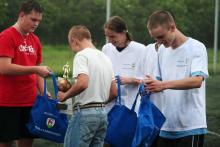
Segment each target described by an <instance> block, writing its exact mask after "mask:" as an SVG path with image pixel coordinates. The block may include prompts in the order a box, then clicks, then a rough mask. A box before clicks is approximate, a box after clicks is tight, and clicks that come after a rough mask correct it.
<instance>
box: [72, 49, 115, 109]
mask: <svg viewBox="0 0 220 147" xmlns="http://www.w3.org/2000/svg"><path fill="white" fill-rule="evenodd" d="M79 74H86V75H88V77H89V83H88V88H86V89H85V90H84V91H83V92H81V93H80V94H79V95H77V96H76V98H75V103H77V104H79V105H85V104H88V103H94V102H100V103H102V102H106V101H107V100H108V98H109V92H110V87H111V82H112V80H114V72H113V69H112V64H111V61H110V60H109V58H108V57H107V56H106V55H105V54H104V53H102V52H101V51H99V50H97V49H92V48H86V49H83V50H82V51H80V52H78V53H77V54H76V55H75V58H74V64H73V78H76V77H77V76H78V75H79Z"/></svg>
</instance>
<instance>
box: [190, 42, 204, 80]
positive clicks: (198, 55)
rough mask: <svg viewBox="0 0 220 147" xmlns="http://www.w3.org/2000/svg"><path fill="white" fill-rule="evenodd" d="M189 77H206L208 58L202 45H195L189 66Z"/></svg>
mask: <svg viewBox="0 0 220 147" xmlns="http://www.w3.org/2000/svg"><path fill="white" fill-rule="evenodd" d="M191 76H203V77H204V78H207V77H208V57H207V51H206V47H205V46H204V45H203V44H201V43H200V44H196V45H195V46H194V52H193V57H192V65H191Z"/></svg>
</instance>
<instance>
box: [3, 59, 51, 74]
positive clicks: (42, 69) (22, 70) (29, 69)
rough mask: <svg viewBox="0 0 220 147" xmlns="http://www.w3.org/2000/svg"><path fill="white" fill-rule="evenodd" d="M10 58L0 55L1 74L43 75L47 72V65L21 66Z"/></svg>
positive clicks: (48, 70)
mask: <svg viewBox="0 0 220 147" xmlns="http://www.w3.org/2000/svg"><path fill="white" fill-rule="evenodd" d="M11 61H12V59H11V58H8V57H0V74H2V75H27V74H38V75H39V76H41V77H45V76H47V75H48V74H49V72H50V69H49V67H47V66H22V65H18V64H13V63H12V62H11Z"/></svg>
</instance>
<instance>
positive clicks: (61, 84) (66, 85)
mask: <svg viewBox="0 0 220 147" xmlns="http://www.w3.org/2000/svg"><path fill="white" fill-rule="evenodd" d="M69 72H70V66H69V64H68V62H67V63H66V64H65V65H64V66H63V77H58V80H57V83H58V85H57V86H58V89H59V91H62V92H66V91H68V90H69V89H70V88H71V83H70V81H69Z"/></svg>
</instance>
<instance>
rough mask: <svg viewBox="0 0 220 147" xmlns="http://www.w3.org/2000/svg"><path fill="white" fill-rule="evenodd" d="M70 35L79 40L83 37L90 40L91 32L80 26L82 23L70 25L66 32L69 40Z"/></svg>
mask: <svg viewBox="0 0 220 147" xmlns="http://www.w3.org/2000/svg"><path fill="white" fill-rule="evenodd" d="M72 37H73V38H76V39H79V40H80V41H81V40H83V39H88V40H91V33H90V31H89V29H88V28H87V27H86V26H82V25H78V26H72V27H71V29H70V30H69V34H68V39H69V41H70V39H71V38H72Z"/></svg>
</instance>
